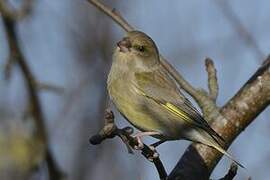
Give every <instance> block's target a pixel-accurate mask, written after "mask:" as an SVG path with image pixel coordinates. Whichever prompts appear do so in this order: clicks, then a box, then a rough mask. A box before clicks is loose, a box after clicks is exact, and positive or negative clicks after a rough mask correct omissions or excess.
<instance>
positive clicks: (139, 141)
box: [133, 131, 160, 150]
mask: <svg viewBox="0 0 270 180" xmlns="http://www.w3.org/2000/svg"><path fill="white" fill-rule="evenodd" d="M159 134H160V133H158V132H155V131H147V132H139V133H137V134H135V135H134V136H133V137H134V138H136V140H137V145H135V146H134V149H136V150H142V149H143V147H144V145H143V142H142V137H143V136H152V135H159Z"/></svg>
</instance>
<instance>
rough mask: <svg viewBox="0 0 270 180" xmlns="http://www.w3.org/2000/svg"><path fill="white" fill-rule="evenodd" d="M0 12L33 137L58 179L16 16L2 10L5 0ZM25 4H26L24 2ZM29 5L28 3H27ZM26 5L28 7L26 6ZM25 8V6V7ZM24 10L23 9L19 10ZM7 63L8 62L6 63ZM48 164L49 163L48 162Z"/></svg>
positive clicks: (0, 0)
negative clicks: (24, 89)
mask: <svg viewBox="0 0 270 180" xmlns="http://www.w3.org/2000/svg"><path fill="white" fill-rule="evenodd" d="M0 2H1V3H0V5H1V6H0V12H1V14H2V18H3V23H4V29H5V31H6V35H7V40H8V45H9V49H10V54H9V58H8V59H9V60H12V61H14V62H13V63H12V64H14V63H17V64H18V66H19V68H20V69H21V71H22V75H23V77H24V79H25V83H26V87H27V90H28V94H29V101H30V107H31V114H32V116H33V120H34V123H35V126H36V131H35V132H34V137H36V138H37V139H39V140H40V142H42V143H43V144H44V147H45V149H46V150H45V152H46V153H45V157H46V159H50V162H51V164H52V163H53V167H49V168H48V169H49V170H53V171H54V173H50V175H53V176H51V178H52V179H59V178H60V177H61V173H60V171H59V170H58V168H57V169H56V167H57V165H56V164H55V161H53V160H52V155H51V152H50V151H49V148H48V139H47V132H46V128H45V125H44V122H45V121H44V116H43V112H42V108H41V105H40V102H39V98H38V87H37V86H36V82H37V81H36V79H35V77H34V75H33V73H32V71H31V70H30V68H29V66H28V64H27V61H26V58H25V56H24V55H23V53H22V51H21V49H20V47H19V42H18V37H17V33H16V20H17V19H16V18H13V16H12V15H11V12H9V11H6V10H4V9H5V8H4V7H7V5H6V4H4V2H5V1H3V0H0ZM26 2H28V3H29V2H30V1H29V0H28V1H26ZM26 2H25V4H28V3H26ZM28 5H29V4H28ZM27 7H30V5H29V6H27ZM25 8H26V7H22V9H25ZM26 9H27V8H26ZM21 11H23V12H24V10H21ZM14 13H15V14H14V17H15V16H17V15H16V12H14ZM7 64H9V63H7ZM48 164H49V163H48ZM55 172H57V173H55Z"/></svg>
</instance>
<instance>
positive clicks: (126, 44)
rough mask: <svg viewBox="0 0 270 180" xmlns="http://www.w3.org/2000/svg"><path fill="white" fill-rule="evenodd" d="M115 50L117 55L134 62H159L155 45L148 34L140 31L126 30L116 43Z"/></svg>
mask: <svg viewBox="0 0 270 180" xmlns="http://www.w3.org/2000/svg"><path fill="white" fill-rule="evenodd" d="M116 51H117V52H116V53H117V54H118V56H120V57H121V58H124V59H125V61H136V62H135V63H139V64H141V63H142V64H144V65H148V66H149V65H150V66H151V65H154V64H157V63H159V53H158V49H157V46H156V45H155V43H154V41H153V40H152V39H151V38H150V37H149V36H148V35H146V34H145V33H143V32H140V31H130V32H128V33H127V35H126V36H125V37H124V38H123V39H122V40H121V41H119V42H118V43H117V49H116ZM130 63H131V62H130ZM132 64H133V63H132Z"/></svg>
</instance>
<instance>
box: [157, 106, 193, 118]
mask: <svg viewBox="0 0 270 180" xmlns="http://www.w3.org/2000/svg"><path fill="white" fill-rule="evenodd" d="M161 106H163V107H164V108H166V109H167V110H168V111H170V112H171V113H173V114H174V115H176V116H178V117H179V118H181V119H184V120H186V121H188V122H191V119H190V117H188V116H187V115H186V113H185V112H183V111H181V110H180V109H179V108H177V107H176V106H175V105H173V104H171V103H169V102H167V103H165V104H161Z"/></svg>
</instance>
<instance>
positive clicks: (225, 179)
mask: <svg viewBox="0 0 270 180" xmlns="http://www.w3.org/2000/svg"><path fill="white" fill-rule="evenodd" d="M237 169H238V166H237V165H236V164H234V163H232V164H231V167H230V169H229V171H228V173H227V174H226V175H225V176H224V177H223V178H221V179H219V180H233V178H234V177H235V176H236V174H237Z"/></svg>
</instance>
